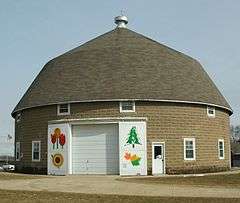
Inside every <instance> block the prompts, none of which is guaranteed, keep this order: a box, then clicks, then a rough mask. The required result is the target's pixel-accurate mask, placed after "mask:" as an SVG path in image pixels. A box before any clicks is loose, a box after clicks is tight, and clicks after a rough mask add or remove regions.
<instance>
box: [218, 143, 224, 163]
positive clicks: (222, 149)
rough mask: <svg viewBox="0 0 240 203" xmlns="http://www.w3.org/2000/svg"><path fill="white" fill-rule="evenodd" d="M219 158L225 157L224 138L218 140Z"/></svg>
mask: <svg viewBox="0 0 240 203" xmlns="http://www.w3.org/2000/svg"><path fill="white" fill-rule="evenodd" d="M218 158H219V159H224V140H223V139H219V140H218Z"/></svg>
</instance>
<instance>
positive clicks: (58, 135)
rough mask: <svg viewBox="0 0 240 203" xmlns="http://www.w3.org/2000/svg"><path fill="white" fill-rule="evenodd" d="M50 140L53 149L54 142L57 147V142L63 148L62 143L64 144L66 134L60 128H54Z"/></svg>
mask: <svg viewBox="0 0 240 203" xmlns="http://www.w3.org/2000/svg"><path fill="white" fill-rule="evenodd" d="M51 142H52V144H53V149H55V144H56V148H57V149H58V146H59V144H60V145H61V146H62V149H63V145H65V143H66V136H65V135H64V134H63V133H62V132H61V129H60V128H56V129H55V130H54V133H53V134H51Z"/></svg>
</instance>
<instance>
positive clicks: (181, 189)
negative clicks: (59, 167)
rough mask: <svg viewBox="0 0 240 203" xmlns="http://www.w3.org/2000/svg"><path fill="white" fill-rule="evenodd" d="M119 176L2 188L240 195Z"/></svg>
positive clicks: (7, 183)
mask: <svg viewBox="0 0 240 203" xmlns="http://www.w3.org/2000/svg"><path fill="white" fill-rule="evenodd" d="M118 178H119V176H100V175H93V176H92V175H91V176H90V175H69V176H45V177H44V178H40V179H19V180H0V189H9V190H30V191H59V192H76V193H90V194H91V193H94V194H119V195H143V196H176V197H179V196H184V197H225V198H227V197H229V198H240V189H239V188H224V187H195V186H179V185H166V184H163V185H161V184H158V185H156V184H142V183H132V182H130V183H129V182H125V181H119V180H117V179H118Z"/></svg>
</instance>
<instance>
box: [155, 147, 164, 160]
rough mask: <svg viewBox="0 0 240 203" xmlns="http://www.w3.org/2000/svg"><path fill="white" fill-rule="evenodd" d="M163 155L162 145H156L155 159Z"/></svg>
mask: <svg viewBox="0 0 240 203" xmlns="http://www.w3.org/2000/svg"><path fill="white" fill-rule="evenodd" d="M159 155H162V146H154V159H156V158H157V157H158V156H159Z"/></svg>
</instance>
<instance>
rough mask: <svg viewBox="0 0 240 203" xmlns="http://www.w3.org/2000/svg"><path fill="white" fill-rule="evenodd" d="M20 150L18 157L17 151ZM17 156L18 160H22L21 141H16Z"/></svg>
mask: <svg viewBox="0 0 240 203" xmlns="http://www.w3.org/2000/svg"><path fill="white" fill-rule="evenodd" d="M18 150H19V152H18V158H17V151H18ZM15 153H16V154H15V157H16V161H20V159H21V144H20V142H16V152H15Z"/></svg>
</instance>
